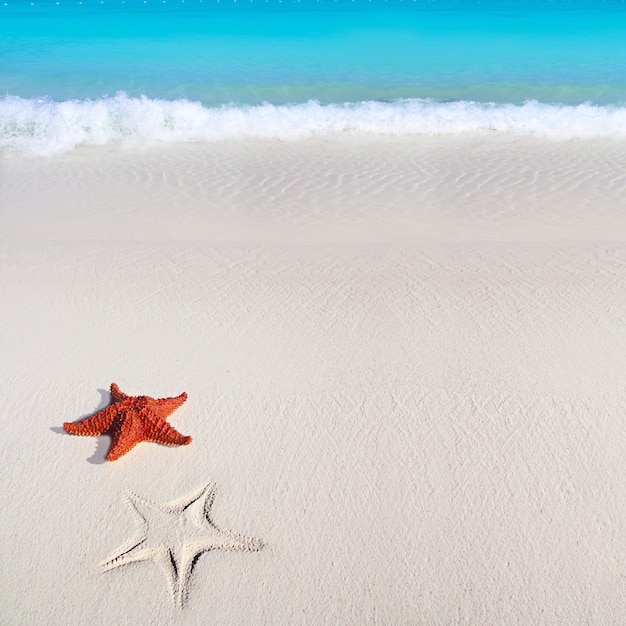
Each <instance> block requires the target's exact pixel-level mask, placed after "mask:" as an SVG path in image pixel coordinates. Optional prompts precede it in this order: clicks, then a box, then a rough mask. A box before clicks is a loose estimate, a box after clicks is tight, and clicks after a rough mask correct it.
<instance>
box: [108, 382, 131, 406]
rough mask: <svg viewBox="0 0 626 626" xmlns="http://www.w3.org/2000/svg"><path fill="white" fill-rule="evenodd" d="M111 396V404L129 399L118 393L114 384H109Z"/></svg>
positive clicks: (117, 388) (125, 395) (118, 389)
mask: <svg viewBox="0 0 626 626" xmlns="http://www.w3.org/2000/svg"><path fill="white" fill-rule="evenodd" d="M111 396H112V397H113V402H121V401H122V400H126V399H128V398H129V397H130V396H128V395H127V394H125V393H124V392H122V391H120V388H119V387H118V386H117V385H116V384H115V383H111Z"/></svg>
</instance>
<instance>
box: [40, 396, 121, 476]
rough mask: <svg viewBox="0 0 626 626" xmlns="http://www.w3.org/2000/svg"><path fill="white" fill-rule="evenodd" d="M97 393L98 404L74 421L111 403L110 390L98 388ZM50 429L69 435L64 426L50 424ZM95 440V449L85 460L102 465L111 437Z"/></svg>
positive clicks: (82, 418)
mask: <svg viewBox="0 0 626 626" xmlns="http://www.w3.org/2000/svg"><path fill="white" fill-rule="evenodd" d="M98 393H99V394H100V402H99V403H98V406H97V407H96V408H95V409H94V410H93V411H90V412H89V413H85V414H84V415H81V416H80V417H79V418H78V420H76V421H78V422H80V421H82V420H84V419H87V418H88V417H91V416H92V415H93V414H94V413H97V412H98V411H101V410H102V409H105V408H106V407H108V406H109V405H110V404H111V392H110V391H109V390H108V389H98ZM50 430H51V431H52V432H53V433H58V434H60V435H67V436H68V437H70V436H71V435H70V434H69V433H68V432H67V431H66V430H65V428H63V426H51V427H50ZM96 441H97V445H96V449H95V451H94V453H93V454H92V455H91V456H90V457H89V458H88V459H87V462H88V463H92V464H93V465H104V464H105V463H106V462H107V460H106V455H107V453H108V451H109V448H110V447H111V437H109V436H108V435H102V436H101V437H99V438H98V439H97V440H96Z"/></svg>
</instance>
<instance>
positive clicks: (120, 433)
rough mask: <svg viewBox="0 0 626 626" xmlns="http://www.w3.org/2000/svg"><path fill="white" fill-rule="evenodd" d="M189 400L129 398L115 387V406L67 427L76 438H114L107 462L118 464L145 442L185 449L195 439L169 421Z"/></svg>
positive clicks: (114, 385) (66, 425)
mask: <svg viewBox="0 0 626 626" xmlns="http://www.w3.org/2000/svg"><path fill="white" fill-rule="evenodd" d="M186 399H187V394H186V393H182V394H181V395H180V396H177V397H176V398H160V399H158V400H155V399H154V398H150V397H149V396H128V395H126V394H125V393H122V392H121V391H120V388H119V387H118V386H117V385H116V384H115V383H112V384H111V400H112V402H111V405H110V406H108V407H107V408H106V409H103V410H102V411H99V412H98V413H96V414H95V415H92V416H91V417H88V418H86V419H84V420H82V421H80V422H65V423H64V424H63V428H64V429H65V430H66V431H67V432H68V433H71V434H72V435H85V436H91V437H94V436H97V435H103V434H105V433H108V434H110V435H111V438H112V440H113V441H112V442H111V449H110V450H109V453H108V454H107V457H106V458H107V461H115V460H116V459H119V458H120V457H121V456H122V455H124V454H126V453H127V452H128V451H129V450H131V449H132V448H134V447H135V446H136V445H137V444H138V443H139V442H141V441H154V442H156V443H162V444H165V445H169V446H185V445H187V444H188V443H191V437H187V436H185V435H181V434H180V433H179V432H178V431H177V430H176V429H175V428H174V427H173V426H170V424H168V423H167V422H166V419H167V418H168V417H169V416H170V415H171V414H172V413H173V412H174V411H175V410H176V409H177V408H178V407H179V406H180V405H181V404H182V403H183V402H184V401H185V400H186Z"/></svg>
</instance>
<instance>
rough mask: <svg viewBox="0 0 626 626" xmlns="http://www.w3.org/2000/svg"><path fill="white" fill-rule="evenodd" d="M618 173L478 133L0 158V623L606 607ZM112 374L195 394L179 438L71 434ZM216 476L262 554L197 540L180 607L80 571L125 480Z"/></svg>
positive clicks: (616, 540)
mask: <svg viewBox="0 0 626 626" xmlns="http://www.w3.org/2000/svg"><path fill="white" fill-rule="evenodd" d="M625 172H626V150H624V143H623V142H618V141H615V142H612V141H606V140H572V141H562V142H557V141H549V140H541V139H531V138H515V137H510V136H505V135H496V134H493V135H491V134H477V135H471V134H468V135H466V136H456V137H412V138H411V137H397V138H394V137H386V138H385V137H376V138H373V137H366V136H359V135H356V134H346V135H345V136H334V137H326V138H311V139H305V140H299V141H294V142H287V141H278V140H267V141H262V140H258V141H256V140H246V141H239V142H237V141H232V142H223V143H214V144H208V145H188V146H172V145H170V146H165V147H163V148H156V147H154V148H150V149H148V148H146V149H142V150H133V149H122V148H113V147H112V148H96V149H79V150H75V151H74V152H72V153H69V154H66V155H61V156H57V157H51V158H43V159H42V158H39V159H28V158H23V157H11V158H5V159H4V160H2V161H0V297H1V300H2V305H1V306H0V329H1V331H0V353H1V354H2V359H0V381H2V394H1V400H0V419H1V420H2V424H3V436H2V438H1V440H0V451H1V453H2V459H3V471H2V473H1V478H0V481H1V482H0V487H1V492H2V494H3V498H2V503H3V506H2V511H1V513H0V550H1V553H2V559H0V571H1V582H2V585H1V587H2V592H1V598H2V601H1V602H0V622H2V623H3V624H7V625H8V624H11V625H13V624H42V623H45V624H86V623H90V624H131V623H132V624H154V623H159V624H206V623H214V624H242V625H243V624H246V625H249V624H285V625H287V624H355V625H356V624H359V625H360V624H603V625H606V624H622V623H623V622H624V616H625V615H626V593H625V591H626V174H625ZM112 382H116V383H117V384H119V386H120V388H121V389H122V390H123V391H124V392H126V393H127V394H130V395H149V396H152V397H154V398H162V397H170V396H176V395H179V394H180V393H182V392H183V391H186V392H187V394H188V400H187V401H186V402H185V404H183V405H182V406H181V407H180V408H179V409H177V410H176V411H175V412H174V413H173V414H172V415H171V418H170V420H169V421H170V423H171V424H172V426H174V427H175V428H176V429H177V430H179V431H180V432H182V433H183V434H185V435H191V436H192V437H193V442H192V443H191V444H190V445H188V446H183V447H168V446H163V445H158V444H156V443H147V442H144V443H140V444H139V445H138V446H137V447H136V448H134V449H133V450H131V451H130V452H129V453H128V454H126V455H125V456H123V457H122V458H121V459H119V460H117V461H114V462H107V461H105V459H104V457H105V455H106V454H107V451H108V448H109V444H110V439H109V437H107V436H100V437H77V436H72V435H69V434H66V433H64V432H63V429H62V424H63V422H67V421H70V422H72V421H78V420H79V419H81V418H84V417H86V416H89V415H91V414H93V413H95V412H96V411H98V410H100V409H102V408H104V407H106V406H107V405H108V404H109V401H110V395H109V386H110V384H111V383H112ZM209 484H211V485H214V487H215V492H214V500H213V504H212V506H211V507H210V511H208V514H209V517H210V520H211V522H212V523H213V524H214V525H215V526H216V527H217V528H219V529H223V530H224V531H232V533H239V534H241V535H242V536H244V537H247V538H251V540H254V541H257V542H259V544H258V545H260V542H262V547H261V548H260V549H255V550H222V549H216V550H208V551H203V552H201V553H199V556H197V558H196V559H195V562H194V563H193V565H194V566H193V569H192V571H191V575H190V576H189V579H188V584H186V589H185V594H186V595H185V601H184V603H183V606H182V607H181V606H179V605H178V604H177V602H176V598H175V597H174V594H173V593H172V592H171V590H170V586H168V578H167V576H166V575H165V572H164V570H163V569H162V568H161V567H159V565H158V564H157V563H156V562H151V561H149V560H148V561H142V562H136V563H131V564H127V565H122V566H120V567H116V568H113V569H111V570H110V571H101V570H100V569H99V567H98V566H99V564H100V563H102V562H103V561H105V560H106V559H107V558H108V557H110V556H111V555H112V554H115V552H116V550H118V548H120V546H123V545H124V544H125V542H127V541H128V540H129V539H131V538H132V537H133V536H134V535H135V534H136V532H137V528H138V526H141V523H140V521H139V519H138V518H137V516H136V515H135V514H133V512H132V509H131V508H130V507H129V506H128V505H127V502H126V499H125V498H126V494H127V493H129V492H132V493H134V494H137V496H139V497H140V498H144V499H146V500H149V501H152V502H155V503H159V504H167V503H171V502H175V501H178V502H179V503H180V502H181V498H182V499H183V500H182V501H184V499H185V497H189V498H190V497H191V496H192V495H193V494H194V493H199V491H200V490H202V488H203V487H204V486H206V485H209ZM158 510H159V511H160V510H161V509H158ZM181 510H182V509H181ZM159 515H160V513H158V511H157V513H155V517H154V521H153V518H152V517H149V518H147V519H146V522H145V528H144V530H145V532H146V533H147V534H148V535H149V536H150V541H151V542H153V544H151V545H161V544H162V545H166V544H167V542H168V541H171V542H172V544H174V543H175V544H176V545H177V546H179V547H180V546H183V547H184V546H187V547H188V546H190V545H191V544H192V542H193V541H195V540H194V536H195V535H194V533H197V532H199V531H198V528H191V527H190V526H189V525H186V524H183V523H182V522H180V519H179V517H176V516H174V518H172V519H170V520H169V521H166V522H162V523H161V522H160V521H158V519H157V518H158V517H159ZM200 517H201V515H200ZM205 530H206V531H207V532H208V530H210V529H209V527H208V526H206V527H205ZM159 542H161V544H159ZM168 545H169V544H168ZM194 545H195V544H194ZM255 545H257V544H255ZM185 549H187V548H185ZM189 549H190V550H191V548H189ZM189 554H191V553H189ZM175 566H176V568H178V569H176V570H175V573H176V575H181V570H182V569H184V568H182V566H181V564H180V562H175Z"/></svg>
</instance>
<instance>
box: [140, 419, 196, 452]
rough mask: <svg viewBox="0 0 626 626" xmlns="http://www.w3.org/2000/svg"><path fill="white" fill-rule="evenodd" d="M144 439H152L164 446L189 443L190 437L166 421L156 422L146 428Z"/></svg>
mask: <svg viewBox="0 0 626 626" xmlns="http://www.w3.org/2000/svg"><path fill="white" fill-rule="evenodd" d="M146 441H154V442H155V443H162V444H164V445H166V446H186V445H187V444H190V443H191V437H189V436H187V435H183V434H181V433H179V432H178V431H177V430H176V429H175V428H174V427H173V426H172V425H171V424H168V423H167V422H158V423H155V424H152V425H151V428H148V429H146Z"/></svg>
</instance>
